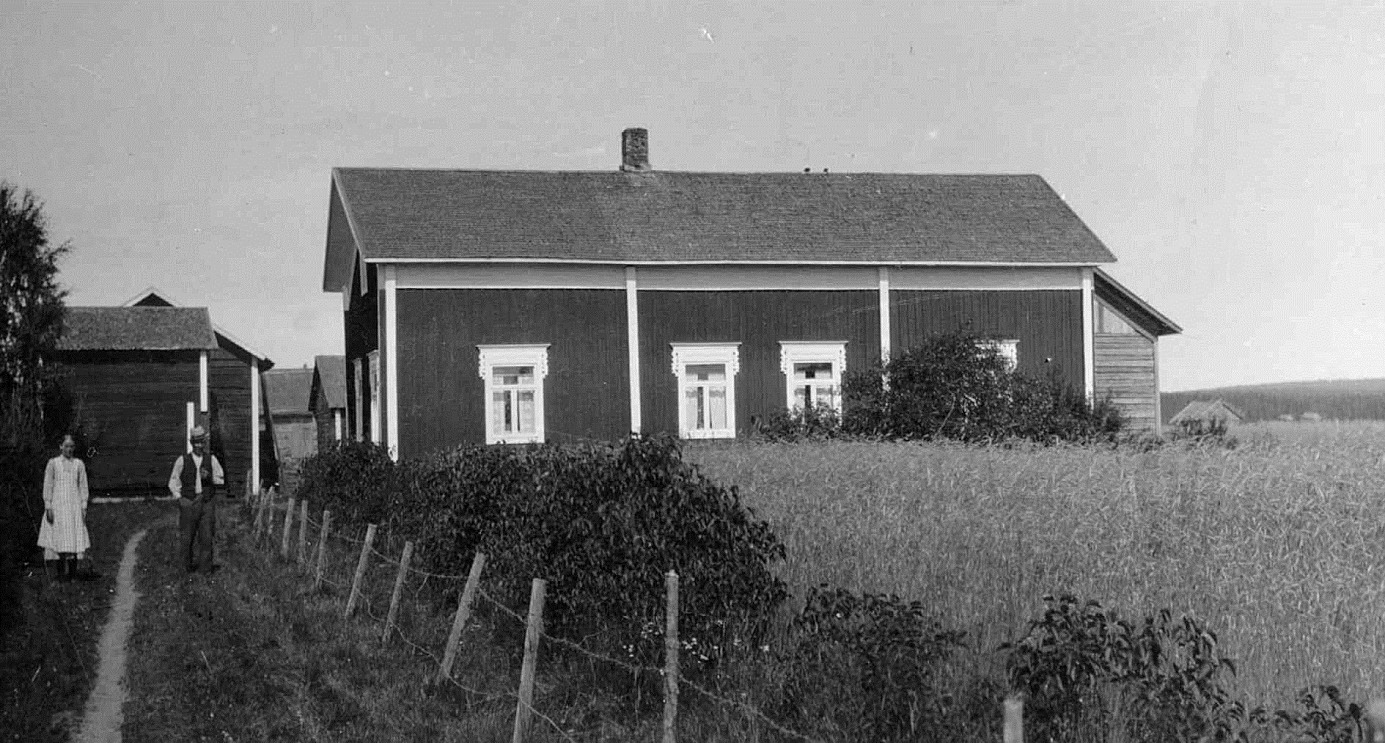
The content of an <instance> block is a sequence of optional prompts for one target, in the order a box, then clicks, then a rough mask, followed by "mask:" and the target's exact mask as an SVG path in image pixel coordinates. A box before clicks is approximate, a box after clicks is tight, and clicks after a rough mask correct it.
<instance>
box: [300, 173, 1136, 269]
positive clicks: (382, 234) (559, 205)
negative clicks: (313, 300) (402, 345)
mask: <svg viewBox="0 0 1385 743" xmlns="http://www.w3.org/2000/svg"><path fill="white" fill-rule="evenodd" d="M327 232H328V241H327V242H328V244H327V261H326V267H325V271H324V277H323V288H324V289H325V290H327V291H337V290H339V289H341V288H342V287H343V286H344V285H346V283H347V282H349V281H350V280H351V269H352V266H353V263H354V261H355V259H356V258H357V256H359V257H360V258H361V259H363V260H364V261H366V262H418V261H521V262H523V261H542V262H554V261H557V262H564V261H572V262H597V263H622V264H649V263H687V262H691V263H828V264H849V263H866V264H880V263H896V264H900V263H902V264H911V263H912V264H930V263H936V264H1001V265H1015V264H1048V265H1052V264H1060V265H1095V264H1098V263H1109V262H1113V261H1114V260H1115V257H1114V256H1113V255H1112V254H1111V252H1110V251H1109V250H1107V249H1106V246H1105V245H1103V244H1102V243H1101V241H1100V240H1099V239H1097V237H1096V235H1094V234H1093V233H1092V231H1091V230H1090V229H1088V228H1087V226H1086V225H1085V224H1084V223H1083V222H1082V220H1081V219H1079V218H1078V217H1077V215H1076V214H1075V213H1073V211H1072V210H1071V209H1070V208H1069V207H1068V206H1067V204H1066V203H1065V202H1064V201H1063V200H1062V198H1061V197H1059V196H1058V194H1057V193H1056V192H1054V190H1053V189H1052V187H1050V186H1049V185H1048V183H1047V182H1046V181H1045V180H1044V179H1043V178H1042V177H1040V176H1037V175H934V174H887V173H846V174H836V173H834V174H831V175H827V174H813V175H809V174H798V173H683V172H664V171H650V172H620V171H612V172H548V171H476V170H408V169H381V168H336V169H334V170H333V171H332V196H331V209H330V213H329V217H328V231H327Z"/></svg>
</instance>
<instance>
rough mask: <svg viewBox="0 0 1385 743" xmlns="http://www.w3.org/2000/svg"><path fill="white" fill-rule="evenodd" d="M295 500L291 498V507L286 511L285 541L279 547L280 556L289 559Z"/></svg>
mask: <svg viewBox="0 0 1385 743" xmlns="http://www.w3.org/2000/svg"><path fill="white" fill-rule="evenodd" d="M293 507H294V499H293V497H291V496H290V497H289V507H288V508H286V509H284V539H283V541H282V542H281V543H280V545H279V556H280V557H282V558H284V559H285V560H287V559H289V538H290V537H292V536H293Z"/></svg>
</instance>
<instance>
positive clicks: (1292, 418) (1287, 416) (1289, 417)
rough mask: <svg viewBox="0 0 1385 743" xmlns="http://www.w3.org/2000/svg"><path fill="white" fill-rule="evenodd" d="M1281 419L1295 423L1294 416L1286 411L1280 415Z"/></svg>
mask: <svg viewBox="0 0 1385 743" xmlns="http://www.w3.org/2000/svg"><path fill="white" fill-rule="evenodd" d="M1279 420H1281V421H1284V422H1285V423H1293V422H1294V416H1292V415H1290V414H1289V413H1284V414H1283V415H1281V416H1279Z"/></svg>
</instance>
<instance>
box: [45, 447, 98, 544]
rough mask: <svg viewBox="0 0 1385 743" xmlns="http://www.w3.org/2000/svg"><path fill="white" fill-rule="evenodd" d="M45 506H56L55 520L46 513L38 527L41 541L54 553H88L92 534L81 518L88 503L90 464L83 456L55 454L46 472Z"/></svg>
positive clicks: (52, 507)
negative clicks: (49, 520)
mask: <svg viewBox="0 0 1385 743" xmlns="http://www.w3.org/2000/svg"><path fill="white" fill-rule="evenodd" d="M43 505H44V508H51V509H53V523H51V524H50V523H48V518H47V516H46V515H45V516H44V518H43V520H42V521H41V525H40V526H39V530H38V544H39V546H40V547H46V548H47V549H50V550H53V551H54V552H86V551H87V550H88V549H89V548H90V547H91V537H90V536H89V535H88V534H87V525H86V523H85V522H84V521H83V519H82V511H84V510H86V506H87V467H86V465H85V464H83V463H82V460H80V459H76V458H73V459H68V458H66V457H63V456H56V457H53V458H52V459H50V460H48V467H47V468H46V469H44V471H43Z"/></svg>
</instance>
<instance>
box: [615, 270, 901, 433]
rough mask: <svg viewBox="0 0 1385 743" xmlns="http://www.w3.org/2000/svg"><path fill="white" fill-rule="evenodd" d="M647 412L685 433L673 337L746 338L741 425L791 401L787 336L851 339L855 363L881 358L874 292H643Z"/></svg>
mask: <svg viewBox="0 0 1385 743" xmlns="http://www.w3.org/2000/svg"><path fill="white" fill-rule="evenodd" d="M639 312H640V383H641V386H642V387H643V391H642V395H641V398H640V399H641V403H640V406H641V414H642V417H643V418H644V421H643V423H644V430H645V431H646V432H656V431H666V432H670V433H675V434H676V433H677V432H678V378H677V377H675V376H674V375H673V368H672V365H671V364H672V348H671V346H670V345H669V344H670V343H707V342H722V341H739V342H740V344H741V346H740V361H741V370H740V373H739V374H737V375H736V430H737V431H738V432H739V431H746V430H747V429H749V428H750V425H751V417H752V416H755V417H761V418H763V417H764V416H767V415H769V414H770V413H772V412H774V411H777V410H782V409H783V408H784V391H785V387H784V385H785V381H784V375H783V374H782V373H780V371H779V342H780V341H835V340H844V341H847V346H846V351H847V352H846V358H847V361H846V364H847V369H848V370H850V369H863V368H866V367H867V366H868V365H869V364H871V363H872V362H874V361H875V360H876V359H878V358H879V357H880V317H879V315H880V311H879V294H877V293H876V292H872V291H734V292H710V291H644V292H640V294H639Z"/></svg>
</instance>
